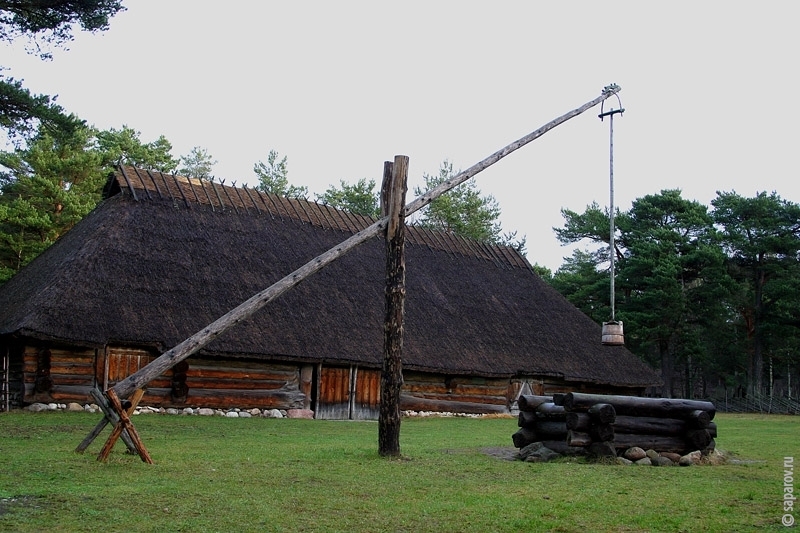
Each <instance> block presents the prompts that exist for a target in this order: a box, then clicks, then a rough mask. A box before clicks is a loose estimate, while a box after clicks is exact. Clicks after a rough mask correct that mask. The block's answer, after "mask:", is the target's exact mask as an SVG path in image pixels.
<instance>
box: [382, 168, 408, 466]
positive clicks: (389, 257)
mask: <svg viewBox="0 0 800 533" xmlns="http://www.w3.org/2000/svg"><path fill="white" fill-rule="evenodd" d="M407 178H408V157H407V156H403V155H398V156H395V158H394V163H390V162H386V163H385V164H384V176H383V185H384V186H383V188H382V191H381V207H382V209H385V210H386V213H385V214H386V215H387V216H388V217H389V221H388V223H387V226H386V315H385V320H384V324H383V370H382V372H381V409H380V415H379V418H378V453H379V454H380V455H382V456H399V455H400V388H401V387H402V386H403V366H402V352H403V314H404V307H405V298H406V261H405V215H404V209H403V208H404V206H405V203H406V190H407V186H406V180H407ZM387 184H388V186H387Z"/></svg>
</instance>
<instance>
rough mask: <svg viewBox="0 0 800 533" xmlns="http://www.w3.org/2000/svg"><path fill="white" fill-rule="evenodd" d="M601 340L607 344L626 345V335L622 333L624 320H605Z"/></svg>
mask: <svg viewBox="0 0 800 533" xmlns="http://www.w3.org/2000/svg"><path fill="white" fill-rule="evenodd" d="M600 342H602V343H603V344H605V345H606V346H624V345H625V336H624V335H623V334H622V322H603V333H602V337H601V340H600Z"/></svg>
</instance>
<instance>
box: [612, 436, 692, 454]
mask: <svg viewBox="0 0 800 533" xmlns="http://www.w3.org/2000/svg"><path fill="white" fill-rule="evenodd" d="M633 446H638V447H640V448H642V449H643V450H650V449H652V450H655V451H657V452H675V453H680V454H684V453H686V452H688V451H691V450H690V449H689V448H690V447H689V446H687V444H686V440H685V439H683V438H682V437H667V436H664V435H636V434H632V433H617V434H616V435H614V447H615V448H617V449H618V450H621V449H628V448H632V447H633Z"/></svg>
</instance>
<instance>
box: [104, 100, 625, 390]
mask: <svg viewBox="0 0 800 533" xmlns="http://www.w3.org/2000/svg"><path fill="white" fill-rule="evenodd" d="M620 90H621V89H620V87H619V86H617V85H609V86H607V87H605V88H604V89H603V91H602V93H601V95H600V96H598V97H597V98H594V99H593V100H590V101H589V102H586V103H585V104H583V105H582V106H580V107H578V108H576V109H573V110H572V111H569V112H567V113H565V114H563V115H561V116H560V117H558V118H556V119H554V120H551V121H550V122H548V123H547V124H545V125H543V126H541V127H540V128H538V129H536V130H534V131H533V132H531V133H529V134H528V135H526V136H524V137H522V138H520V139H518V140H516V141H514V142H513V143H511V144H509V145H507V146H505V147H504V148H502V149H500V150H498V151H497V152H495V153H493V154H492V155H490V156H489V157H487V158H485V159H483V160H482V161H480V162H478V163H477V164H475V165H473V166H471V167H469V168H468V169H467V170H464V171H462V172H460V173H459V174H457V175H456V176H453V177H452V178H450V179H448V180H446V181H444V182H442V183H441V184H439V185H438V186H436V187H434V188H433V189H431V190H430V191H427V192H426V193H425V194H423V195H422V196H420V197H419V198H417V199H415V200H414V201H413V202H411V203H409V204H408V205H406V206H405V210H404V216H406V217H408V216H409V215H411V214H412V213H414V212H416V211H418V210H420V209H422V208H423V207H425V206H426V205H428V204H429V203H431V202H432V201H433V200H435V199H436V198H438V197H439V196H441V195H442V194H444V193H446V192H447V191H449V190H451V189H453V188H455V187H457V186H458V185H460V184H462V183H464V182H465V181H467V180H468V179H470V178H471V177H473V176H475V175H476V174H478V173H479V172H481V171H482V170H484V169H486V168H487V167H489V166H491V165H493V164H494V163H496V162H498V161H499V160H500V159H502V158H504V157H505V156H507V155H509V154H511V153H512V152H514V151H516V150H518V149H519V148H522V147H523V146H525V145H526V144H528V143H530V142H531V141H533V140H535V139H538V138H539V137H541V136H542V135H544V134H545V133H547V132H548V131H550V130H552V129H553V128H555V127H556V126H559V125H561V124H563V123H564V122H566V121H567V120H569V119H571V118H574V117H576V116H578V115H580V114H581V113H583V112H585V111H587V110H588V109H591V108H592V107H594V106H596V105H598V104H600V103H601V102H603V101H604V100H606V99H607V98H609V97H611V96H613V95H615V94H617V93H618V92H619V91H620ZM388 220H389V217H388V216H384V217H383V218H381V219H380V220H379V221H377V222H375V223H374V224H372V225H371V226H369V227H367V228H365V229H363V230H361V231H360V232H358V233H356V234H355V235H353V236H351V237H350V238H348V239H346V240H345V241H343V242H341V243H340V244H339V245H337V246H335V247H333V248H331V249H330V250H328V251H327V252H325V253H323V254H322V255H319V256H317V257H315V258H314V259H312V260H311V261H309V262H308V263H306V264H305V265H303V266H302V267H300V268H298V269H297V270H295V271H294V272H292V273H290V274H289V275H287V276H285V277H284V278H282V279H281V280H279V281H277V282H276V283H274V284H273V285H271V286H269V287H267V288H266V289H264V290H263V291H261V292H259V293H258V294H256V295H254V296H253V297H251V298H250V299H248V300H246V301H245V302H243V303H242V304H240V305H239V306H238V307H236V308H235V309H232V310H231V311H229V312H227V313H225V314H224V315H223V316H221V317H220V318H218V319H217V320H215V321H214V322H212V323H211V324H209V325H208V326H206V327H205V328H203V329H202V330H200V331H198V332H197V333H195V334H194V335H192V336H190V337H189V338H187V339H186V340H184V341H183V342H181V343H179V344H177V345H176V346H174V347H173V348H172V349H170V350H168V351H166V352H164V353H163V354H162V355H160V356H159V357H157V358H156V359H154V360H153V361H151V362H150V363H149V364H147V365H146V366H145V367H143V368H141V369H139V370H138V371H137V372H135V373H133V374H131V375H130V376H128V377H127V378H125V379H123V380H122V381H120V382H119V383H117V384H116V385H115V386H114V387H113V390H114V393H115V394H116V395H117V396H118V397H120V398H127V397H128V396H130V394H131V393H132V392H133V391H134V390H136V389H138V388H141V387H143V386H145V385H146V384H147V383H149V382H150V381H152V380H153V379H155V378H157V377H158V376H159V375H161V374H162V373H163V372H164V371H166V370H167V369H169V368H172V367H173V366H174V365H176V364H178V363H179V362H181V361H183V360H184V359H186V358H187V357H189V356H190V355H192V354H194V353H196V352H198V351H199V350H201V349H202V348H203V347H205V346H206V345H207V344H208V343H210V342H211V341H213V340H214V339H216V338H217V337H218V336H219V335H221V334H222V333H223V332H225V331H226V330H228V328H230V327H232V326H234V325H236V324H238V323H240V322H241V321H243V320H245V319H247V318H248V317H250V316H251V315H252V314H253V313H255V312H256V311H258V310H260V309H261V308H263V307H264V306H265V305H267V304H268V303H269V302H271V301H272V300H274V299H276V298H278V297H279V296H281V295H282V294H283V293H285V292H286V291H288V290H290V289H291V288H292V287H294V286H296V285H298V284H299V283H301V282H302V281H303V280H305V279H306V278H308V277H309V276H311V275H312V274H314V273H315V272H318V271H319V270H321V269H322V268H324V267H325V266H327V265H328V264H330V263H332V262H333V261H335V260H337V259H339V258H340V257H342V256H343V255H345V254H347V253H348V252H350V251H351V250H352V249H354V248H355V247H356V246H358V245H360V244H362V243H364V242H366V241H367V240H369V239H371V238H372V237H375V236H377V235H378V234H379V233H380V232H382V231H384V230H385V229H386V226H387V224H388Z"/></svg>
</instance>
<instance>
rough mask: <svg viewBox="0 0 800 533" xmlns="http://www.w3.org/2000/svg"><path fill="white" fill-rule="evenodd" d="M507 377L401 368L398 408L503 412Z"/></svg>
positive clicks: (505, 411)
mask: <svg viewBox="0 0 800 533" xmlns="http://www.w3.org/2000/svg"><path fill="white" fill-rule="evenodd" d="M508 394H509V380H508V379H504V378H495V379H492V378H477V377H470V376H447V375H444V374H427V373H423V372H403V388H402V389H401V394H400V408H401V409H403V410H409V411H434V412H458V413H476V414H479V413H507V412H508V404H509V401H508Z"/></svg>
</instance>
